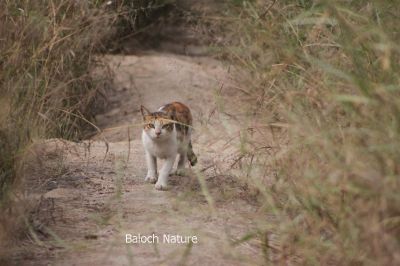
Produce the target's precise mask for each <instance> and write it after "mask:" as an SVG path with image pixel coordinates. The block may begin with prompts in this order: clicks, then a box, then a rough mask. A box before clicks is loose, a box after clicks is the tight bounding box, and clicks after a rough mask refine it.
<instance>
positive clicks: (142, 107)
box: [140, 105, 151, 119]
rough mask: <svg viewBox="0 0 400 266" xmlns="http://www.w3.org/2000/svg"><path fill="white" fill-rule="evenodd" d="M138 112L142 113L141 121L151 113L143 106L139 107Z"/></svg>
mask: <svg viewBox="0 0 400 266" xmlns="http://www.w3.org/2000/svg"><path fill="white" fill-rule="evenodd" d="M140 112H141V113H142V116H143V119H144V117H145V116H147V115H150V114H151V112H150V111H149V110H148V109H147V108H146V107H144V106H143V105H141V106H140Z"/></svg>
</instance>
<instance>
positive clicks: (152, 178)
mask: <svg viewBox="0 0 400 266" xmlns="http://www.w3.org/2000/svg"><path fill="white" fill-rule="evenodd" d="M144 181H146V182H149V183H152V184H155V183H156V182H157V177H154V176H146V178H145V179H144Z"/></svg>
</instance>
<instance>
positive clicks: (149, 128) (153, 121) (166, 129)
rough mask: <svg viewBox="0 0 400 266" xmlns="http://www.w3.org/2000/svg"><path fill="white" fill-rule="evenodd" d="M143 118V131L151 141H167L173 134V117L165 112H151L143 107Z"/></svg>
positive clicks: (141, 109)
mask: <svg viewBox="0 0 400 266" xmlns="http://www.w3.org/2000/svg"><path fill="white" fill-rule="evenodd" d="M140 111H141V112H142V116H143V122H144V126H143V130H144V131H145V132H146V134H147V135H148V136H149V137H150V138H151V139H157V140H158V139H159V140H161V139H166V138H169V137H170V136H171V134H173V130H174V123H172V122H171V121H170V120H172V117H170V116H169V115H168V114H166V113H164V112H153V113H152V112H150V111H149V110H148V109H147V108H145V107H144V106H143V105H142V106H140Z"/></svg>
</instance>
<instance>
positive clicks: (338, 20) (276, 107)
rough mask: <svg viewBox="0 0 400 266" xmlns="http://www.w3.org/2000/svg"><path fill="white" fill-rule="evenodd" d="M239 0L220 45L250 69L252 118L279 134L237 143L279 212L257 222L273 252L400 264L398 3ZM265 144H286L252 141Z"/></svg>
mask: <svg viewBox="0 0 400 266" xmlns="http://www.w3.org/2000/svg"><path fill="white" fill-rule="evenodd" d="M235 2H236V5H235V6H233V7H232V8H231V9H229V11H228V12H226V13H225V14H224V15H223V16H224V19H222V21H225V22H228V23H226V24H225V25H224V27H223V28H224V29H225V30H226V31H225V32H224V34H225V43H224V48H223V51H222V52H223V54H224V56H228V57H229V58H230V60H232V61H235V62H236V63H237V64H239V65H241V66H242V67H243V68H244V69H246V70H247V71H246V75H243V76H242V77H239V79H240V80H241V81H242V84H243V87H242V88H240V90H241V91H242V93H243V100H245V101H248V102H249V103H250V104H249V105H246V106H245V108H244V109H245V110H244V111H245V112H247V114H251V115H248V116H247V119H248V120H249V121H254V122H255V124H256V125H260V128H258V129H257V128H256V131H257V130H261V131H263V130H265V129H268V128H269V129H271V131H273V133H274V135H275V136H278V137H276V138H275V139H274V140H272V139H271V138H263V136H262V135H260V134H254V135H249V136H247V137H246V139H245V140H244V141H243V143H242V146H243V147H244V149H242V150H244V153H243V156H242V157H243V158H244V159H243V164H244V166H243V167H244V169H248V168H249V167H250V168H252V169H253V173H254V172H257V173H261V175H260V176H259V178H255V179H256V180H258V181H252V182H253V183H254V184H255V185H256V186H259V180H263V182H264V184H265V185H264V187H265V188H266V189H265V190H264V189H262V192H263V199H262V201H263V204H264V205H265V206H264V207H265V209H266V210H267V212H268V213H274V214H275V215H276V217H278V219H277V221H278V222H277V223H271V221H266V222H265V227H264V228H260V232H258V236H260V237H261V238H262V239H264V240H265V241H264V248H263V252H265V255H266V259H267V261H268V262H269V263H271V259H272V260H273V261H272V263H283V264H286V263H287V262H288V261H290V260H293V261H295V262H296V261H297V263H300V264H306V265H310V264H311V265H397V264H399V263H400V252H399V250H400V243H399V237H400V218H399V217H400V216H399V215H400V193H399V190H400V179H399V177H400V164H399V162H400V90H399V88H400V75H399V73H400V47H399V45H398V44H399V43H400V32H399V28H398V26H397V25H399V23H400V18H399V16H398V14H397V13H396V11H395V10H397V9H398V8H399V6H398V4H397V5H396V3H395V2H394V1H278V2H277V3H276V4H275V5H274V6H273V7H272V8H270V9H269V10H268V12H267V13H266V14H265V16H261V15H262V14H263V12H262V11H263V10H264V8H266V6H265V2H263V1H259V2H260V3H259V4H258V3H254V2H249V1H235ZM271 2H272V1H270V3H271ZM268 6H269V5H267V8H268ZM214 23H215V21H214ZM262 126H264V127H262ZM265 126H266V127H265ZM267 135H268V134H267ZM268 136H269V135H268ZM269 146H271V147H279V150H278V151H277V152H275V153H267V151H266V150H264V151H261V152H260V151H258V152H257V153H255V152H254V151H255V150H256V149H253V147H269ZM254 155H255V159H254V160H253V158H252V159H251V165H250V163H249V161H250V160H247V161H246V160H245V158H248V157H251V156H253V157H254ZM246 162H247V164H248V165H247V167H246ZM255 169H257V170H255ZM247 174H248V173H247ZM253 175H255V173H254V174H253ZM253 180H254V179H253ZM271 233H273V235H274V236H278V238H279V241H278V242H279V245H278V246H279V247H276V249H274V247H272V246H271V244H270V243H269V241H272V240H271ZM264 236H267V237H264ZM275 238H276V237H275ZM272 253H276V254H278V255H279V256H275V257H274V256H271V254H272Z"/></svg>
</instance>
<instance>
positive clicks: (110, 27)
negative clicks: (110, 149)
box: [0, 0, 162, 249]
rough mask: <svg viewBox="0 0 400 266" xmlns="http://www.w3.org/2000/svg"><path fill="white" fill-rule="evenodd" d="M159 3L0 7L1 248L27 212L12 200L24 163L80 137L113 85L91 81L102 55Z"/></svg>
mask: <svg viewBox="0 0 400 266" xmlns="http://www.w3.org/2000/svg"><path fill="white" fill-rule="evenodd" d="M158 2H159V1H152V0H137V1H103V0H101V1H99V0H85V1H68V0H52V1H47V0H46V1H44V0H39V1H37V0H17V1H9V0H5V1H1V2H0V212H1V213H2V214H1V215H0V243H1V244H4V245H6V244H7V241H6V239H7V237H8V236H10V235H11V234H13V233H14V229H16V228H18V226H19V225H20V220H19V218H18V211H17V210H18V209H19V207H21V206H18V204H13V198H15V197H10V195H12V194H15V190H14V189H13V188H14V187H15V185H16V184H18V183H19V182H20V181H21V180H19V178H18V168H19V167H20V165H21V164H20V163H21V155H22V154H23V153H24V152H25V150H26V149H27V147H28V146H29V145H30V143H32V141H34V140H35V139H39V138H49V137H63V138H68V139H73V140H77V139H80V138H81V137H82V133H83V132H84V131H85V130H86V129H87V128H88V127H90V126H89V123H87V122H88V121H90V120H92V118H93V115H94V113H95V112H96V111H97V110H98V108H100V107H101V106H102V105H103V103H104V98H102V97H101V96H102V95H104V94H103V92H104V89H106V88H107V85H108V83H109V81H110V79H111V78H112V77H111V76H104V77H97V78H96V79H95V78H93V76H92V75H91V71H92V70H93V69H94V68H95V67H97V66H99V64H100V63H99V62H98V61H97V60H96V56H95V55H96V53H99V52H104V51H106V49H107V48H108V47H109V46H110V44H111V43H112V40H113V39H115V38H118V37H120V36H122V34H125V31H127V30H129V31H134V30H135V29H136V28H137V27H138V21H139V20H140V25H143V24H144V21H145V19H146V17H148V14H149V13H150V11H151V10H152V8H153V6H154V5H157V6H158V7H159V6H160V5H161V4H162V3H161V4H160V3H158ZM5 213H7V215H4V214H5ZM7 232H8V233H7ZM0 249H3V247H0Z"/></svg>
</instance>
